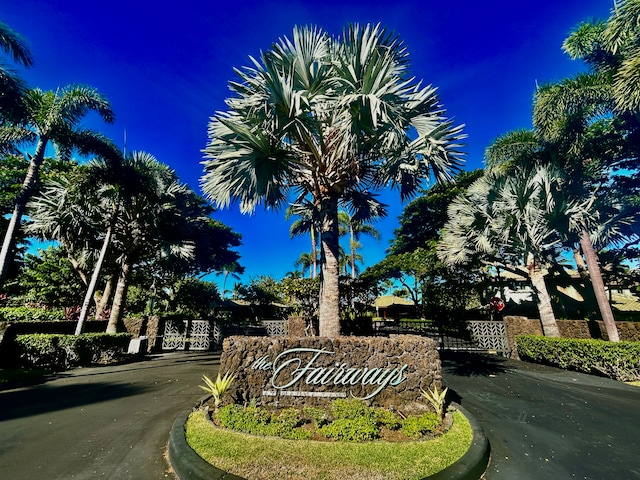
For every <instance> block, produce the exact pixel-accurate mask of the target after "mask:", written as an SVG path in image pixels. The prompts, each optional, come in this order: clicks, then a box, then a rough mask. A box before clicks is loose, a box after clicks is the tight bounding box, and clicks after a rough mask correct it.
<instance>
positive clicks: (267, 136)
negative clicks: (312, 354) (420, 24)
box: [202, 25, 463, 336]
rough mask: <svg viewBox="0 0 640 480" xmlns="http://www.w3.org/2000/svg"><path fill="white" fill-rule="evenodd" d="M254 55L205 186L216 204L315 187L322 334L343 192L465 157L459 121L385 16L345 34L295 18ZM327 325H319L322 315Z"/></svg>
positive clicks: (407, 188)
mask: <svg viewBox="0 0 640 480" xmlns="http://www.w3.org/2000/svg"><path fill="white" fill-rule="evenodd" d="M251 60H252V66H251V67H246V68H243V69H238V70H236V72H237V74H238V76H239V80H238V81H232V82H230V88H231V90H232V91H233V92H234V96H233V97H232V98H229V99H227V106H228V110H227V111H225V112H218V113H216V114H215V115H214V116H213V118H212V120H211V122H210V124H209V138H210V141H209V144H208V145H207V147H206V148H205V151H204V152H205V161H204V166H205V175H204V176H203V178H202V185H203V190H204V192H205V194H206V195H208V196H209V197H210V198H211V199H212V200H213V201H214V202H215V203H216V204H217V205H218V206H228V205H229V204H230V203H231V202H232V201H238V202H239V203H240V207H241V209H242V211H244V212H251V211H252V210H253V209H254V208H255V207H256V205H258V204H260V203H264V205H265V206H270V207H281V206H283V205H284V204H285V203H286V202H287V199H288V197H289V195H290V194H295V195H296V197H297V198H299V199H300V198H305V197H308V198H310V199H311V201H312V202H313V203H314V204H315V205H316V208H317V210H318V211H319V212H320V218H321V225H322V229H321V232H320V235H321V244H322V282H323V288H322V289H321V292H322V293H321V296H322V295H326V296H324V297H321V301H320V323H321V334H322V335H327V336H335V335H339V307H338V297H337V289H338V284H337V278H338V231H337V213H338V204H339V202H340V201H341V200H343V199H347V198H349V197H350V196H351V193H353V192H365V191H368V190H376V189H379V188H381V187H383V186H386V185H390V186H392V187H394V188H396V189H398V190H399V191H400V195H401V197H402V198H403V199H404V198H407V197H409V196H410V195H412V194H413V193H414V192H416V190H417V189H418V188H420V186H421V184H422V183H423V182H424V179H426V178H428V177H429V175H430V174H433V175H434V176H435V178H437V179H439V180H446V179H448V178H449V177H450V175H451V173H452V171H453V170H455V169H457V168H458V167H459V166H460V165H461V162H462V161H461V152H460V143H459V141H460V139H461V138H462V137H463V135H462V133H461V127H456V126H454V125H453V123H452V122H451V121H450V120H447V119H445V118H444V116H443V108H442V107H441V105H440V103H439V100H438V97H437V95H436V91H435V88H433V87H430V86H427V87H423V86H422V85H421V84H420V83H419V82H416V81H415V80H414V79H413V78H412V77H410V76H409V56H408V53H407V49H406V47H405V46H404V44H403V43H402V42H401V41H400V40H399V39H398V37H397V36H395V35H394V34H392V33H391V32H388V31H387V30H385V29H383V28H381V27H380V26H371V25H366V26H364V27H362V26H359V25H352V26H350V27H348V28H347V29H346V30H345V31H344V32H343V34H342V36H340V37H337V38H336V37H332V36H329V35H328V34H326V33H325V32H323V31H322V30H320V29H318V28H315V27H304V28H295V29H294V31H293V38H292V39H291V40H290V39H288V38H282V39H280V41H279V42H278V43H276V44H274V45H273V46H272V48H271V49H270V50H268V51H266V52H263V53H262V54H261V56H260V58H259V59H253V58H252V59H251ZM323 326H324V327H323Z"/></svg>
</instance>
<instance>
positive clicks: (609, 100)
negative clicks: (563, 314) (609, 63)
mask: <svg viewBox="0 0 640 480" xmlns="http://www.w3.org/2000/svg"><path fill="white" fill-rule="evenodd" d="M612 109H613V95H612V91H611V88H610V86H609V85H607V84H606V83H603V82H601V81H600V79H599V75H598V74H587V75H578V76H576V77H574V78H569V79H566V80H564V81H561V82H558V83H555V84H550V85H545V86H543V87H540V88H539V89H538V90H537V92H536V96H535V103H534V116H533V120H534V125H535V126H536V128H537V130H538V131H539V132H540V136H541V138H542V140H543V141H544V142H546V144H547V145H546V148H548V149H549V150H550V151H551V152H552V157H551V158H552V161H553V162H554V163H555V164H557V165H559V166H560V167H561V168H563V169H565V170H566V171H567V172H569V174H570V175H569V179H570V181H568V182H567V183H566V185H565V190H564V193H565V195H566V196H568V197H569V198H574V199H576V201H580V202H582V203H583V204H584V205H585V206H587V208H589V210H583V211H577V212H576V215H577V216H578V218H576V219H575V221H576V225H577V229H576V230H574V231H573V232H571V233H574V234H575V237H577V238H576V240H577V243H579V245H580V248H581V250H582V254H583V255H584V259H585V262H586V265H587V269H588V271H589V278H590V280H591V284H592V285H593V290H594V293H595V297H596V301H597V303H598V308H599V310H600V314H601V316H602V320H603V322H604V324H605V327H606V330H607V335H608V337H609V340H610V341H612V342H617V341H619V338H620V337H619V334H618V329H617V327H616V324H615V319H614V316H613V311H612V309H611V305H610V303H609V300H608V298H607V294H606V291H605V285H604V281H603V280H602V273H601V271H600V264H599V261H598V256H597V253H596V251H595V249H594V246H593V240H596V241H598V240H600V239H599V238H597V237H596V236H595V233H596V232H598V229H595V228H591V232H590V225H589V219H588V218H587V217H588V216H589V215H591V217H590V218H591V219H593V214H594V213H598V212H603V213H604V211H605V210H604V209H603V208H602V207H603V204H602V203H601V202H600V207H601V208H597V207H598V200H601V199H599V198H598V197H599V196H601V189H602V188H603V187H604V186H605V185H606V184H607V183H608V182H609V181H610V180H611V179H610V171H611V169H612V168H613V167H615V165H616V162H618V161H619V160H620V158H621V152H622V148H621V143H622V142H623V139H622V134H621V132H620V131H616V128H613V129H612V128H611V127H610V125H611V123H612V122H613V121H614V120H613V119H610V118H605V119H601V118H602V117H603V115H606V114H607V113H611V112H612ZM610 137H613V141H612V140H611V139H610ZM609 207H612V205H609ZM615 210H619V209H618V208H615ZM619 220H620V219H619ZM606 223H607V221H606V220H605V219H604V218H601V219H600V224H601V225H602V224H606ZM608 223H609V224H611V221H609V222H608ZM592 233H593V235H592ZM599 233H601V234H602V233H603V232H602V230H600V232H599ZM575 237H574V238H575ZM592 237H593V238H592ZM578 266H579V263H578Z"/></svg>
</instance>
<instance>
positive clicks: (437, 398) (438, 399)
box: [420, 386, 449, 418]
mask: <svg viewBox="0 0 640 480" xmlns="http://www.w3.org/2000/svg"><path fill="white" fill-rule="evenodd" d="M420 391H421V392H422V396H423V397H424V398H426V399H427V400H428V402H429V403H430V404H431V406H432V407H433V409H434V410H435V411H436V415H438V417H439V418H442V417H443V415H444V403H445V400H446V397H447V392H448V391H449V387H446V388H445V389H444V390H442V391H441V392H438V387H437V386H434V387H433V391H431V389H430V388H429V389H427V390H420Z"/></svg>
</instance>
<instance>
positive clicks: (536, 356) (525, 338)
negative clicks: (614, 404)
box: [516, 335, 640, 381]
mask: <svg viewBox="0 0 640 480" xmlns="http://www.w3.org/2000/svg"><path fill="white" fill-rule="evenodd" d="M516 346H517V348H518V355H519V356H520V358H522V359H523V360H528V361H533V362H538V363H545V364H547V365H554V366H557V367H560V368H565V369H570V370H578V371H580V372H586V373H597V374H600V375H605V376H607V377H610V378H613V379H616V380H621V381H633V380H640V342H619V343H611V342H605V341H603V340H592V339H577V338H547V337H539V336H535V335H519V336H517V337H516Z"/></svg>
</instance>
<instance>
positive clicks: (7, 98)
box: [0, 21, 33, 151]
mask: <svg viewBox="0 0 640 480" xmlns="http://www.w3.org/2000/svg"><path fill="white" fill-rule="evenodd" d="M0 50H3V51H4V52H5V53H7V54H8V55H9V56H10V57H11V58H12V60H13V61H14V62H15V63H17V64H19V65H22V66H24V67H31V66H32V65H33V56H32V55H31V51H30V50H29V47H28V46H27V42H26V41H25V39H24V38H22V37H21V36H20V35H19V34H17V33H16V32H14V31H13V30H12V29H11V28H10V27H9V26H8V25H7V24H6V23H4V22H2V21H0ZM26 92H27V86H26V84H25V82H24V80H22V79H21V78H20V77H19V76H18V75H17V74H16V73H15V72H14V71H13V70H12V69H11V68H9V67H7V66H6V65H5V63H4V62H3V61H1V60H0V119H2V120H5V121H6V120H9V121H13V120H20V119H21V117H22V116H23V115H24V113H25V105H24V102H23V101H22V100H23V97H24V95H25V93H26ZM3 140H4V139H2V138H0V151H1V150H4V149H7V147H9V148H8V149H9V150H12V149H11V145H7V144H6V142H4V141H3Z"/></svg>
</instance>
